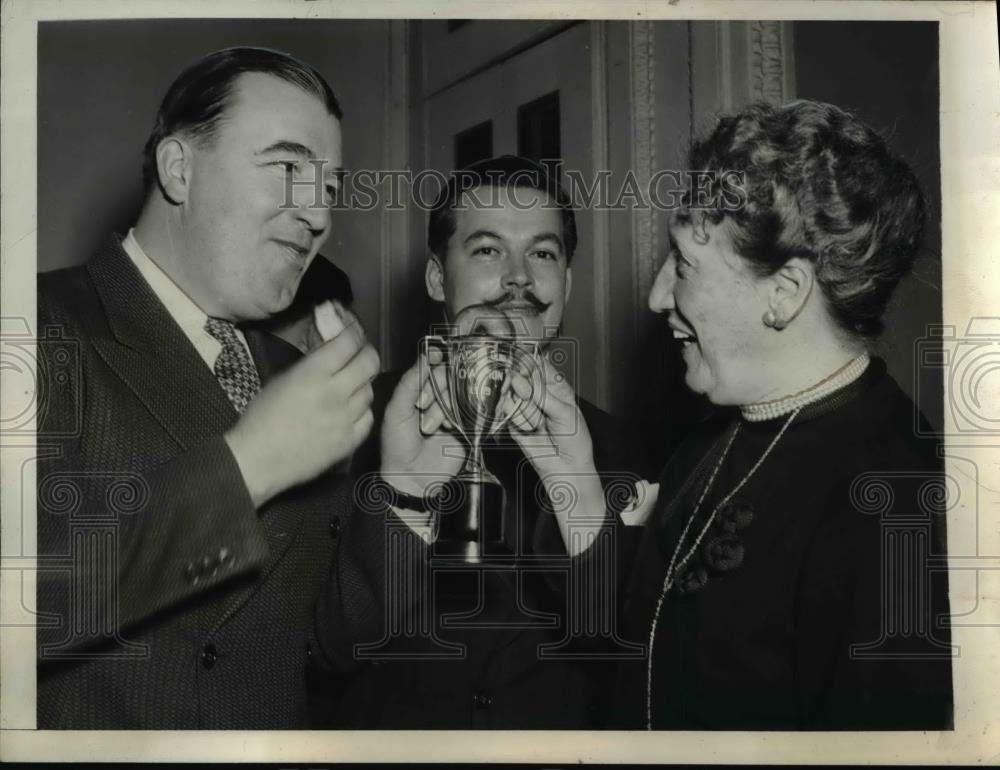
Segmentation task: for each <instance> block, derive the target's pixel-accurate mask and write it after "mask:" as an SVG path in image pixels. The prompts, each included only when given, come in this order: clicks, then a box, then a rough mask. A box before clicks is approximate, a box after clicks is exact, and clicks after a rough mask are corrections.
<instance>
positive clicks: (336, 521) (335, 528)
mask: <svg viewBox="0 0 1000 770" xmlns="http://www.w3.org/2000/svg"><path fill="white" fill-rule="evenodd" d="M330 537H332V538H333V539H334V540H336V539H337V538H338V537H340V517H339V516H334V517H333V518H332V519H331V520H330Z"/></svg>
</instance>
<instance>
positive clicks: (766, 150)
mask: <svg viewBox="0 0 1000 770" xmlns="http://www.w3.org/2000/svg"><path fill="white" fill-rule="evenodd" d="M690 164H691V165H690V168H691V169H692V170H697V171H708V172H713V173H714V177H713V178H715V179H719V178H720V177H723V176H724V178H725V179H726V180H727V184H729V185H730V186H732V185H733V182H732V180H733V179H734V178H735V179H737V180H738V182H737V183H736V187H737V188H739V189H737V192H738V193H739V195H740V197H741V199H742V205H741V206H738V207H737V208H736V209H735V210H721V209H712V210H710V211H708V212H707V218H708V220H709V221H711V222H713V223H715V224H718V223H720V222H721V221H722V220H724V219H726V218H727V217H728V218H729V219H730V221H731V225H732V226H731V233H732V237H733V245H734V248H735V250H736V252H737V253H738V254H740V255H741V256H742V257H743V258H745V259H746V260H748V262H749V263H750V264H751V266H752V268H753V269H754V270H755V272H757V274H758V275H762V276H764V275H771V274H773V273H774V272H775V271H777V270H778V268H780V267H781V266H782V265H783V264H785V262H786V261H788V259H790V258H792V257H803V258H807V259H809V260H811V261H812V262H813V264H814V265H815V270H816V278H817V281H818V283H819V285H820V287H821V288H822V291H823V295H824V296H825V298H826V300H827V304H828V306H829V309H830V312H831V314H832V315H833V318H834V319H835V320H836V322H837V323H838V325H839V326H840V327H841V328H843V329H845V330H846V331H848V332H849V333H851V334H853V335H857V336H860V337H873V336H875V335H877V334H878V333H879V332H881V331H882V315H883V313H884V312H885V308H886V305H887V304H888V302H889V299H890V297H891V296H892V292H893V290H894V289H895V288H896V284H898V283H899V280H900V278H902V277H903V276H904V275H905V274H906V272H907V271H908V270H909V269H910V268H911V267H912V265H913V260H914V258H915V257H916V254H917V250H918V248H919V246H920V243H921V238H922V235H923V227H924V219H925V216H926V215H925V210H924V199H923V195H922V194H921V191H920V185H919V184H918V182H917V179H916V177H915V176H914V174H913V171H912V170H911V169H910V168H909V166H907V165H906V163H905V162H903V161H902V160H901V159H900V158H899V157H897V156H896V155H894V154H893V153H892V152H891V151H890V150H889V148H888V147H887V145H886V143H885V141H884V140H883V139H882V137H880V136H879V135H878V134H877V133H876V132H875V131H873V130H872V129H871V128H869V127H868V126H866V125H865V124H864V123H862V122H861V121H860V120H858V119H857V118H856V117H854V116H853V115H851V114H850V113H849V112H846V111H844V110H842V109H840V108H838V107H834V106H833V105H831V104H823V103H821V102H814V101H807V100H801V101H795V102H791V103H789V104H785V105H783V106H780V107H774V106H771V105H767V104H756V105H753V106H751V107H749V108H747V109H746V110H744V111H743V112H740V113H738V114H736V115H732V116H726V117H723V118H721V119H720V120H719V121H718V123H717V124H716V126H715V128H714V130H713V131H712V132H711V133H710V134H709V135H708V136H707V137H705V138H703V139H701V140H700V141H697V142H695V143H694V145H693V146H692V148H691V153H690ZM733 172H736V173H735V174H733ZM731 193H732V190H730V191H729V194H731ZM689 217H690V211H687V212H685V213H684V215H682V217H681V218H682V220H683V219H686V218H689Z"/></svg>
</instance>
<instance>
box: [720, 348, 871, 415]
mask: <svg viewBox="0 0 1000 770" xmlns="http://www.w3.org/2000/svg"><path fill="white" fill-rule="evenodd" d="M869 361H870V358H869V356H868V354H867V353H862V354H861V355H860V356H858V357H857V358H855V359H853V360H851V361H848V362H847V363H846V364H844V365H843V366H842V367H840V368H839V369H838V370H837V371H835V372H834V373H833V374H831V375H830V376H829V377H825V378H823V379H822V380H820V381H819V382H817V383H816V384H815V385H813V386H812V387H809V388H806V389H805V390H802V391H799V392H798V393H793V394H792V395H791V396H785V397H784V398H779V399H776V400H774V401H762V402H760V403H759V404H747V405H746V406H741V407H740V413H741V414H742V415H743V419H744V420H746V421H747V422H763V421H764V420H773V419H775V418H776V417H781V416H783V415H786V414H788V413H789V412H791V411H794V410H795V409H801V408H802V407H803V406H805V405H806V404H811V403H812V402H813V401H819V400H820V399H821V398H823V397H824V396H828V395H830V394H831V393H833V392H834V391H835V390H840V389H841V388H843V387H844V386H846V385H850V384H851V383H852V382H854V381H855V380H856V379H858V377H860V376H861V375H862V374H864V372H865V369H867V368H868V362H869Z"/></svg>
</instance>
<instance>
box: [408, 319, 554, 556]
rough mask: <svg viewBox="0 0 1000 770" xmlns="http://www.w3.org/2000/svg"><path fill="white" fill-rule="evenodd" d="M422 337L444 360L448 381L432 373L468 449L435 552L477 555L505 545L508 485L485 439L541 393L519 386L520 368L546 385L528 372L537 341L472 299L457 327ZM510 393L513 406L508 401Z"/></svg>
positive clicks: (445, 504) (448, 494)
mask: <svg viewBox="0 0 1000 770" xmlns="http://www.w3.org/2000/svg"><path fill="white" fill-rule="evenodd" d="M422 344H423V351H422V352H423V353H424V356H423V357H424V360H427V361H430V360H431V359H432V355H431V351H432V350H434V351H437V354H436V355H434V356H433V358H434V359H436V360H440V361H441V365H442V366H444V368H445V373H446V374H445V377H444V378H443V380H444V386H442V385H441V383H440V382H439V380H438V378H436V377H434V376H431V377H430V378H429V380H430V383H431V387H432V388H433V392H434V397H435V399H436V401H437V404H438V406H439V407H440V409H441V411H442V412H443V413H444V416H445V418H446V419H447V420H448V421H449V422H450V423H451V425H452V427H453V428H454V430H455V431H456V432H457V433H458V434H459V436H460V437H461V438H462V440H463V442H464V443H465V444H466V446H467V449H468V452H467V454H466V460H465V463H464V465H463V466H462V469H461V470H460V471H459V472H458V474H457V475H456V476H455V478H454V479H452V480H451V482H449V483H448V484H447V485H446V486H445V489H444V491H443V492H442V495H441V496H440V503H441V504H440V506H439V508H438V510H437V512H436V524H437V537H436V540H435V544H434V553H435V556H439V557H453V558H458V559H461V560H462V561H464V562H466V563H478V562H480V561H482V560H483V559H485V558H488V557H489V556H491V555H495V554H498V553H503V552H504V545H503V543H504V532H503V508H504V505H505V491H504V489H503V486H502V485H501V484H500V482H499V481H498V480H497V478H496V477H495V476H494V475H493V474H492V473H490V471H489V470H488V469H487V468H486V466H485V464H484V463H483V452H482V444H483V441H484V440H485V439H487V438H489V437H491V436H494V435H495V434H496V433H497V432H498V431H500V430H501V429H502V428H503V427H504V425H505V424H506V423H507V421H508V420H510V419H511V418H512V417H514V416H515V415H516V414H517V413H518V411H519V410H520V409H521V407H523V406H525V405H526V404H528V403H529V402H530V401H531V400H532V398H533V397H534V398H537V396H538V394H536V393H534V392H529V393H528V394H527V397H525V396H524V395H522V394H520V393H515V391H514V390H513V379H514V376H515V375H517V374H520V375H521V378H520V379H522V380H523V381H527V382H529V383H533V384H532V386H531V387H539V386H541V383H542V381H541V380H540V379H539V378H537V377H533V376H531V372H532V371H534V370H536V369H537V367H538V356H539V351H538V343H537V342H536V341H533V340H530V341H529V340H523V339H522V340H519V339H518V336H517V331H516V329H515V327H514V324H513V322H512V319H511V318H510V317H508V316H507V315H506V314H505V313H503V312H502V311H501V310H498V309H496V308H493V307H489V306H484V305H475V306H471V307H467V308H465V309H464V310H462V311H461V312H460V313H459V314H458V316H457V317H456V319H455V329H454V334H453V335H451V336H449V337H441V336H435V335H431V336H428V337H425V338H424V339H423V341H422ZM512 401H513V403H514V407H513V409H510V408H506V409H505V408H503V405H504V404H505V403H507V404H509V403H511V402H512Z"/></svg>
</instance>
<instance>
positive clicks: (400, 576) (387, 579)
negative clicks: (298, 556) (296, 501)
mask: <svg viewBox="0 0 1000 770" xmlns="http://www.w3.org/2000/svg"><path fill="white" fill-rule="evenodd" d="M398 382H399V374H398V373H394V372H393V373H386V374H381V375H379V376H378V377H377V378H376V379H375V381H374V382H373V383H372V389H373V391H374V397H373V401H372V414H373V417H374V418H375V419H374V424H375V428H374V429H373V430H372V432H371V434H370V435H369V436H368V439H367V440H366V441H365V442H364V443H363V444H362V445H361V446H360V447H359V448H358V450H357V452H355V454H354V457H353V458H352V461H351V472H352V474H353V476H354V479H355V481H354V485H353V490H352V494H351V497H350V499H348V500H345V501H344V505H345V507H346V508H347V509H348V510H350V511H351V513H350V515H349V516H348V517H347V519H346V520H345V522H344V529H343V532H342V533H341V536H340V538H339V540H338V544H337V553H336V555H335V558H334V560H333V564H332V567H331V571H330V575H329V577H328V579H327V581H326V582H325V584H324V585H323V586H322V588H321V589H320V593H319V597H318V600H317V605H316V625H315V640H314V644H315V648H316V649H317V650H318V652H319V655H318V660H317V661H316V662H317V664H318V665H319V666H320V668H321V669H322V670H323V671H324V672H326V673H327V674H329V675H334V676H337V675H341V674H344V673H347V672H352V671H355V670H357V669H359V668H361V667H362V666H363V665H364V664H365V662H366V660H368V658H367V657H366V654H365V650H371V649H372V648H374V647H378V646H379V645H380V644H382V643H383V642H388V641H390V639H389V634H390V632H391V629H392V628H395V627H398V626H400V624H406V623H408V622H409V621H410V620H411V619H412V617H413V612H415V611H416V610H417V609H418V608H420V607H422V606H428V604H427V597H428V594H429V592H430V587H429V585H427V583H428V580H429V577H428V576H429V568H428V564H429V558H430V553H429V552H430V549H429V547H428V546H427V545H426V544H425V543H424V541H423V540H422V539H421V538H420V537H419V536H418V535H417V534H416V533H415V532H413V530H411V529H410V528H409V527H408V526H407V525H406V524H405V523H404V522H403V521H402V520H401V519H399V517H397V516H396V515H395V514H394V513H393V512H392V509H391V508H389V507H388V506H387V505H386V504H385V496H384V495H383V494H381V493H380V491H379V486H380V484H381V483H382V482H381V479H380V477H379V475H378V470H379V441H380V436H379V429H380V426H381V425H382V420H383V417H384V415H385V409H386V406H387V404H388V403H389V400H390V398H391V397H392V393H393V391H394V390H395V387H396V384H397V383H398Z"/></svg>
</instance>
